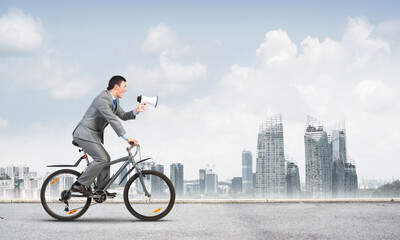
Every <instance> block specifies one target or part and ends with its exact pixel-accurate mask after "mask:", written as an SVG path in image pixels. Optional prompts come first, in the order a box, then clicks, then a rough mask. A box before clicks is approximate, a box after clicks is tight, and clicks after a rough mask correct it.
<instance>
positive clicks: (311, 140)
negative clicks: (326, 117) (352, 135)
mask: <svg viewBox="0 0 400 240" xmlns="http://www.w3.org/2000/svg"><path fill="white" fill-rule="evenodd" d="M304 146H305V160H306V190H307V193H308V194H309V196H310V197H315V198H322V197H332V160H331V155H330V154H331V150H330V144H329V141H328V134H327V133H326V131H325V130H324V128H323V125H322V124H320V123H319V122H318V121H317V120H315V118H312V117H310V116H308V117H307V126H306V131H305V134H304Z"/></svg>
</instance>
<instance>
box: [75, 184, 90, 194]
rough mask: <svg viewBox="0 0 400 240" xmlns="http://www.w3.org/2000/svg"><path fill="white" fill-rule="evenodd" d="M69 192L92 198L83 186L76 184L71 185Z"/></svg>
mask: <svg viewBox="0 0 400 240" xmlns="http://www.w3.org/2000/svg"><path fill="white" fill-rule="evenodd" d="M71 191H72V192H79V193H82V194H83V195H84V196H88V197H91V196H93V193H92V192H91V191H89V190H87V189H86V187H85V186H83V185H79V186H78V185H76V184H73V185H72V187H71Z"/></svg>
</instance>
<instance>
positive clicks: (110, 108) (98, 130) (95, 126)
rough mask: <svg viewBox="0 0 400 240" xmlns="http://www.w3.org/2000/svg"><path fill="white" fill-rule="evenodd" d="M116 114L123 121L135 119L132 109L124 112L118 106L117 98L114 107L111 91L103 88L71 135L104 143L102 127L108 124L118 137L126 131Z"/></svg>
mask: <svg viewBox="0 0 400 240" xmlns="http://www.w3.org/2000/svg"><path fill="white" fill-rule="evenodd" d="M117 116H118V117H119V118H120V119H122V120H124V121H126V120H129V119H135V115H134V114H133V111H130V112H125V111H124V110H123V109H122V108H121V107H120V106H119V99H118V98H117V108H116V109H115V107H114V102H113V98H112V96H111V92H110V91H108V90H104V91H102V92H101V93H100V94H99V95H98V96H97V97H96V98H95V99H94V100H93V102H92V104H91V105H90V106H89V108H88V110H87V111H86V113H85V115H84V116H83V118H82V120H81V121H80V122H79V123H78V126H77V127H76V128H75V130H74V131H73V133H72V136H73V137H74V138H75V137H77V138H81V139H84V140H87V141H90V142H95V143H104V128H105V127H107V125H108V124H110V125H111V127H112V128H113V129H114V131H115V133H116V134H117V135H118V137H120V136H122V135H124V134H126V132H125V130H124V128H123V127H122V124H121V122H120V121H119V120H118V118H117Z"/></svg>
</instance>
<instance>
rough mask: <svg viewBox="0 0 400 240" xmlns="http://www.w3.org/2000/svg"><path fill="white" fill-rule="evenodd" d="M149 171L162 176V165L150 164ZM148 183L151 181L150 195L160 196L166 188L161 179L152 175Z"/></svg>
mask: <svg viewBox="0 0 400 240" xmlns="http://www.w3.org/2000/svg"><path fill="white" fill-rule="evenodd" d="M151 170H153V171H157V172H160V173H162V174H164V165H161V164H152V165H151ZM150 181H151V194H152V195H154V196H156V195H161V194H162V193H163V192H164V190H165V188H166V186H165V183H164V181H162V179H161V178H159V177H157V176H154V175H152V176H151V179H150Z"/></svg>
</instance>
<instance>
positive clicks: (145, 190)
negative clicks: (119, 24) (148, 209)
mask: <svg viewBox="0 0 400 240" xmlns="http://www.w3.org/2000/svg"><path fill="white" fill-rule="evenodd" d="M139 180H140V183H141V184H142V187H143V191H144V195H145V196H146V197H148V198H151V194H150V193H149V192H148V191H147V188H146V185H145V184H144V180H143V173H142V171H139Z"/></svg>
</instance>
